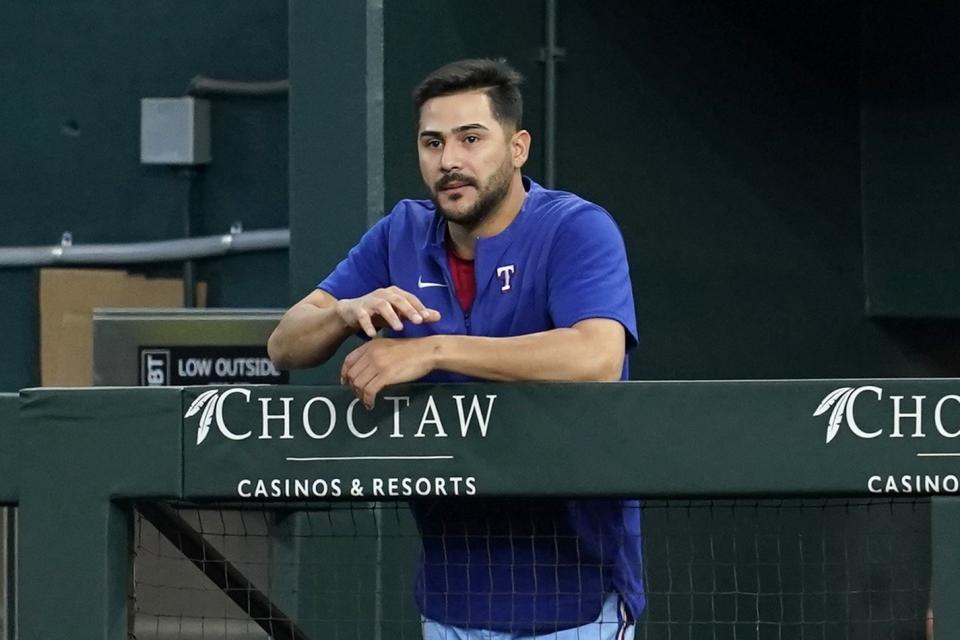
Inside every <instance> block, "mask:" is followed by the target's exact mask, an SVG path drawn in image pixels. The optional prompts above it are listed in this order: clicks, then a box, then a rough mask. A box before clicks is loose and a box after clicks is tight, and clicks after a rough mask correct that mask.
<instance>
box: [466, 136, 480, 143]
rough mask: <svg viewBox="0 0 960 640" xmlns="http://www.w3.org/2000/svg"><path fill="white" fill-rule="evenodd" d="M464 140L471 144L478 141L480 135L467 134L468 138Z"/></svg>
mask: <svg viewBox="0 0 960 640" xmlns="http://www.w3.org/2000/svg"><path fill="white" fill-rule="evenodd" d="M464 140H466V141H467V142H469V143H470V144H473V143H474V142H478V141H479V140H480V138H479V136H467V137H466V138H464Z"/></svg>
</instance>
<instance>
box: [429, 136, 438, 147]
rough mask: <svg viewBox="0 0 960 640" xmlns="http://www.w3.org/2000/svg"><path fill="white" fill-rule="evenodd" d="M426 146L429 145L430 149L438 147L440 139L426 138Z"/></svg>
mask: <svg viewBox="0 0 960 640" xmlns="http://www.w3.org/2000/svg"><path fill="white" fill-rule="evenodd" d="M427 146H428V147H430V148H432V149H439V148H440V141H439V140H437V139H436V138H434V139H433V140H427Z"/></svg>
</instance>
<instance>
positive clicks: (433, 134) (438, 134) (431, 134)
mask: <svg viewBox="0 0 960 640" xmlns="http://www.w3.org/2000/svg"><path fill="white" fill-rule="evenodd" d="M474 129H483V130H484V131H489V130H490V129H489V128H487V127H485V126H484V125H482V124H480V123H479V122H471V123H470V124H462V125H460V126H459V127H454V128H453V129H452V130H451V133H463V132H464V131H472V130H474ZM420 137H421V138H442V137H443V132H442V131H421V132H420Z"/></svg>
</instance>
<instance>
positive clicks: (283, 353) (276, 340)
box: [267, 328, 291, 369]
mask: <svg viewBox="0 0 960 640" xmlns="http://www.w3.org/2000/svg"><path fill="white" fill-rule="evenodd" d="M267 355H268V356H270V362H272V363H273V366H275V367H276V368H277V369H290V368H291V364H290V361H289V354H288V351H287V349H285V348H284V344H283V336H282V334H281V332H280V330H279V328H278V329H274V330H273V333H271V334H270V338H269V339H268V340H267Z"/></svg>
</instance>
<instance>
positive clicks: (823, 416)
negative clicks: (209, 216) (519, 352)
mask: <svg viewBox="0 0 960 640" xmlns="http://www.w3.org/2000/svg"><path fill="white" fill-rule="evenodd" d="M843 389H846V390H847V391H846V392H844V391H842V390H843ZM205 391H206V393H207V395H205V396H204V395H202V394H203V393H204V392H205ZM834 391H836V393H834V397H835V401H834V402H833V403H828V404H830V406H829V408H826V409H825V410H824V411H823V412H821V413H820V415H814V413H815V412H816V411H817V409H818V408H820V406H821V404H822V403H823V401H824V399H825V398H827V397H828V396H830V394H831V393H833V392H834ZM957 393H960V381H957V380H896V381H895V380H880V381H869V380H811V381H747V382H633V383H620V384H526V385H519V384H517V385H496V384H476V385H440V386H426V385H414V386H409V387H402V388H393V389H391V390H389V391H388V392H386V393H385V394H384V397H383V398H381V400H380V401H379V403H378V405H377V407H375V409H374V410H373V411H372V412H367V411H365V410H364V409H363V407H362V406H359V405H356V404H354V403H353V397H352V396H351V395H350V393H349V392H348V391H346V390H345V389H343V388H340V387H288V388H274V387H250V388H231V389H230V390H227V389H223V388H221V389H203V388H190V389H187V390H185V394H186V397H185V398H184V403H183V406H184V407H188V408H189V407H191V406H192V407H193V409H194V412H193V413H192V415H190V416H189V417H186V418H185V420H184V494H185V495H186V496H188V497H191V498H214V497H216V498H236V497H252V498H257V499H263V498H286V499H290V498H293V499H302V498H305V497H315V498H330V497H333V498H337V497H342V498H348V499H367V498H372V499H384V498H404V497H408V496H409V495H411V494H415V495H424V494H432V495H436V494H438V493H444V492H445V493H446V494H447V495H452V494H455V493H456V494H458V495H472V494H474V493H475V494H477V495H532V496H546V495H556V496H568V495H580V496H590V495H642V496H677V495H700V496H720V495H761V494H769V495H830V494H867V493H869V492H870V489H871V488H873V489H875V490H876V491H883V490H885V489H886V487H887V483H888V482H889V481H890V480H889V478H890V477H891V476H892V477H894V479H895V483H896V485H897V487H898V488H899V489H900V490H901V493H902V492H904V491H903V489H904V484H903V480H902V476H921V477H920V478H910V480H909V483H910V487H911V488H912V489H913V490H914V492H917V493H937V492H940V493H950V492H953V491H957V490H958V487H956V483H957V482H958V479H957V477H956V476H954V475H953V474H956V473H957V471H958V469H957V463H956V462H955V461H956V459H957V458H950V457H926V456H918V454H921V453H922V454H929V453H954V452H957V453H960V443H958V442H957V440H956V438H953V437H946V436H944V435H941V434H940V432H939V431H938V429H937V426H936V418H937V417H938V416H939V419H940V424H941V429H942V430H943V431H944V432H946V433H951V432H953V431H958V432H960V396H954V395H953V394H957ZM878 394H879V397H878ZM897 396H902V397H903V398H902V399H901V400H900V401H899V402H900V405H899V413H900V414H901V415H900V419H899V425H900V432H901V435H902V437H890V436H891V435H895V429H896V420H895V414H896V411H897V405H896V404H895V403H896V402H897V401H896V400H894V398H895V397H897ZM914 396H917V397H922V398H921V399H920V400H919V402H920V433H921V434H922V437H915V436H916V433H917V426H916V420H915V418H914V417H913V416H910V415H907V414H912V413H914V412H915V411H916V402H918V400H916V399H915V398H914ZM198 398H200V400H198ZM391 398H393V399H391ZM457 398H460V404H459V406H458V401H457ZM203 400H206V402H205V403H203V402H202V401H203ZM845 401H846V406H847V407H848V408H850V407H852V411H851V412H849V413H848V411H847V410H846V409H844V410H843V411H836V409H837V406H838V405H840V404H841V403H844V402H845ZM474 403H475V405H474ZM472 406H474V410H475V413H474V415H473V417H472V419H469V418H470V409H471V407H472ZM937 406H939V407H940V411H939V414H937V413H936V411H935V410H936V408H937ZM351 407H353V408H352V412H351ZM188 412H189V411H188ZM480 413H482V414H483V416H484V418H485V420H486V421H487V422H486V435H485V436H483V435H481V433H480V426H479V420H478V417H477V416H478V415H479V414H480ZM305 415H306V423H305V419H304V416H305ZM265 416H266V419H265ZM331 416H333V419H332V421H331ZM850 416H852V417H853V418H854V425H853V426H855V427H856V428H857V429H858V430H859V432H860V433H861V434H862V435H873V434H874V433H876V435H875V436H874V437H869V438H868V437H858V436H857V435H856V433H855V431H854V430H853V429H852V428H851V425H850V424H849V423H848V420H849V417H850ZM350 419H352V426H353V431H351V429H350V426H351V422H350ZM464 421H465V422H467V423H468V428H467V430H466V433H467V435H466V436H465V437H464V436H463V431H462V423H463V422H464ZM831 422H833V423H834V424H835V425H836V433H835V434H834V436H833V438H832V441H831V442H829V443H827V436H828V431H829V429H828V425H829V424H830V423H831ZM331 425H332V426H331ZM311 432H312V434H313V435H312V436H311V435H310V433H311ZM926 476H933V477H934V479H935V480H936V481H937V482H939V483H940V486H941V487H942V488H941V489H937V490H932V489H930V488H929V486H924V482H927V480H926ZM871 478H873V480H871ZM918 480H919V483H920V486H919V487H917V481H918ZM297 481H299V483H300V486H299V487H298V486H297V484H296V482H297ZM258 483H260V484H259V485H258ZM304 486H306V487H307V488H308V489H309V495H303V494H302V493H298V490H300V491H302V489H303V488H304ZM336 487H339V488H338V489H337V488H336ZM951 487H953V488H951ZM377 488H380V489H381V490H380V491H379V492H377ZM917 488H918V489H919V490H917ZM258 489H260V491H259V492H258Z"/></svg>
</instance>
